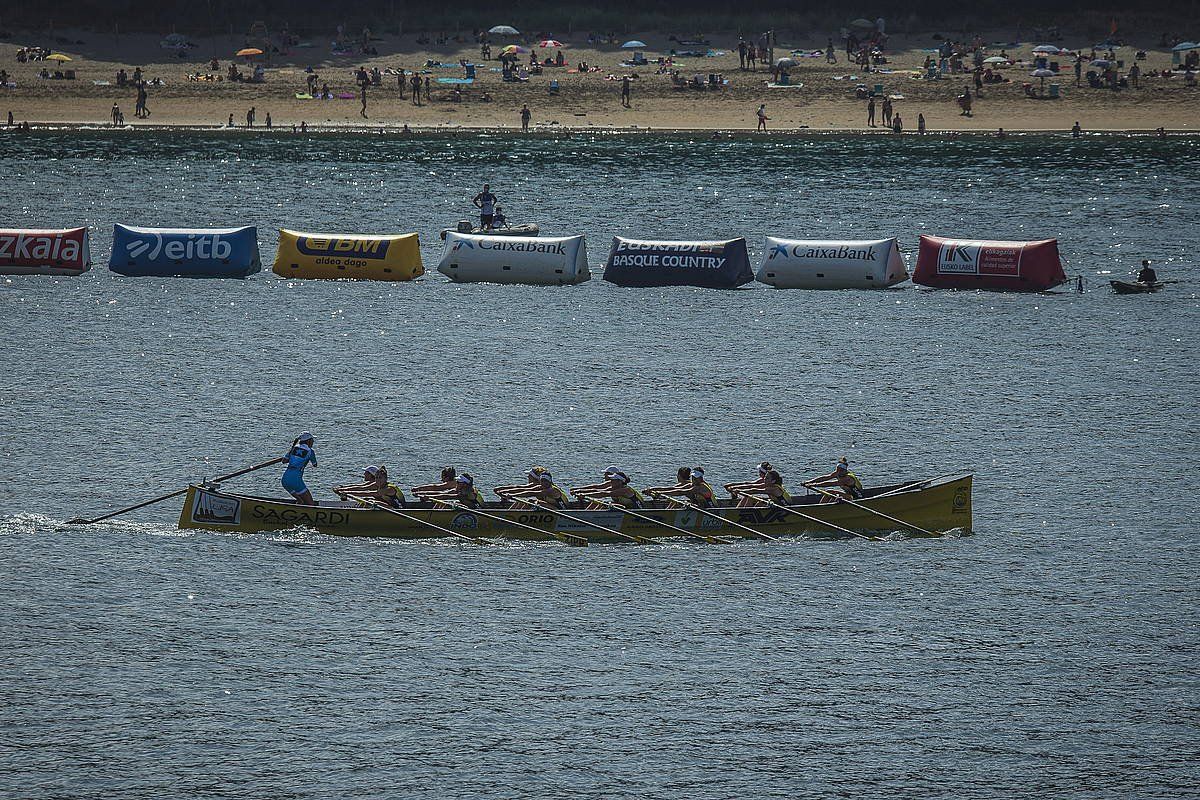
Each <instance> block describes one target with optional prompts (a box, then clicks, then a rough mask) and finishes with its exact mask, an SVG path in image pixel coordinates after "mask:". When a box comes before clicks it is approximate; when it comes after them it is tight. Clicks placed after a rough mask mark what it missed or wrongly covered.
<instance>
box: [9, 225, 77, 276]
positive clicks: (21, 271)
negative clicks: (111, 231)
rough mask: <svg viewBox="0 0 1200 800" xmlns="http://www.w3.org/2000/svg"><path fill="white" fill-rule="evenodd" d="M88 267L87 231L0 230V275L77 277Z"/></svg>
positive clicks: (75, 229) (68, 229) (69, 229)
mask: <svg viewBox="0 0 1200 800" xmlns="http://www.w3.org/2000/svg"><path fill="white" fill-rule="evenodd" d="M91 265H92V254H91V250H90V248H89V246H88V231H87V228H67V229H64V230H0V275H79V274H80V273H83V272H87V270H88V268H89V267H91Z"/></svg>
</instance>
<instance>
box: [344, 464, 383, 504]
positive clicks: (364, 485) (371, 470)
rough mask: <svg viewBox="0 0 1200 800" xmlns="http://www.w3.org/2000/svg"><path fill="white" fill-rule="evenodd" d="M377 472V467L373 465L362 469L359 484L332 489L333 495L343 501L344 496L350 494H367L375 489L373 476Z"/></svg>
mask: <svg viewBox="0 0 1200 800" xmlns="http://www.w3.org/2000/svg"><path fill="white" fill-rule="evenodd" d="M377 472H379V467H377V466H375V465H374V464H370V465H368V466H365V467H363V474H362V482H361V483H347V484H346V485H344V486H335V487H333V493H334V494H336V495H337V496H338V497H341V498H342V499H345V496H346V495H348V494H350V493H351V492H357V493H359V494H361V493H362V492H367V491H370V490H372V489H374V488H375V474H376V473H377Z"/></svg>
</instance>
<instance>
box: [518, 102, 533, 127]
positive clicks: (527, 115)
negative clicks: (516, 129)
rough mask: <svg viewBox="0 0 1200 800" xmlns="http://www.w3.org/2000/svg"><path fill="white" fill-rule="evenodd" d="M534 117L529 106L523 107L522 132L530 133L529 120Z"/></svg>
mask: <svg viewBox="0 0 1200 800" xmlns="http://www.w3.org/2000/svg"><path fill="white" fill-rule="evenodd" d="M531 117H533V113H532V112H531V111H530V110H529V106H528V105H523V106H521V130H522V131H524V132H526V133H528V132H529V120H530V118H531Z"/></svg>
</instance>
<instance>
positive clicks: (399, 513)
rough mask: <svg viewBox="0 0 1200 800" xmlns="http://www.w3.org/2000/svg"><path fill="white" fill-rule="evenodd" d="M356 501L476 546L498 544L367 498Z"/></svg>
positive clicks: (359, 498) (358, 498) (357, 498)
mask: <svg viewBox="0 0 1200 800" xmlns="http://www.w3.org/2000/svg"><path fill="white" fill-rule="evenodd" d="M354 499H355V500H358V501H359V502H360V503H365V504H366V505H369V506H373V507H375V508H377V509H379V510H380V511H386V512H388V513H389V514H395V515H396V516H397V517H401V518H402V519H406V520H408V521H409V522H415V523H417V524H418V525H427V526H429V527H430V528H433V529H434V530H437V531H441V532H442V533H448V534H450V535H451V536H457V537H458V538H459V539H466V540H467V541H468V542H472V543H474V544H496V542H493V541H492V540H491V539H484V538H482V537H479V536H467V535H466V534H465V533H459V532H458V531H452V530H450V529H449V528H443V527H442V526H441V525H436V524H434V523H432V522H426V521H425V520H423V519H420V518H419V517H414V516H413V515H412V514H405V513H404V512H403V511H397V510H396V509H394V508H392V507H391V506H385V505H384V504H383V503H380V502H379V501H378V500H371V499H369V498H366V497H356V498H354Z"/></svg>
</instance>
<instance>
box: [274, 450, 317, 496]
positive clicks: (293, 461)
mask: <svg viewBox="0 0 1200 800" xmlns="http://www.w3.org/2000/svg"><path fill="white" fill-rule="evenodd" d="M279 460H280V462H281V463H284V464H287V468H286V469H284V471H283V478H282V480H281V482H282V483H283V488H284V489H286V490H287V492H288V494H290V495H291V496H292V497H294V498H296V502H297V503H301V504H303V505H306V506H315V505H316V502H315V501H313V496H312V492H310V491H309V490H308V487H307V486H305V485H304V468H305V467H307V466H308V465H309V464H312V465H313V466H314V467H315V466H316V465H317V451H316V450H314V449H313V435H312V434H311V433H308V432H305V433H302V434H300V435H299V436H297V437H296V440H295V441H294V442H292V449H291V450H289V451H288V453H287V455H285V456H284V457H283V458H281V459H279Z"/></svg>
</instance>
